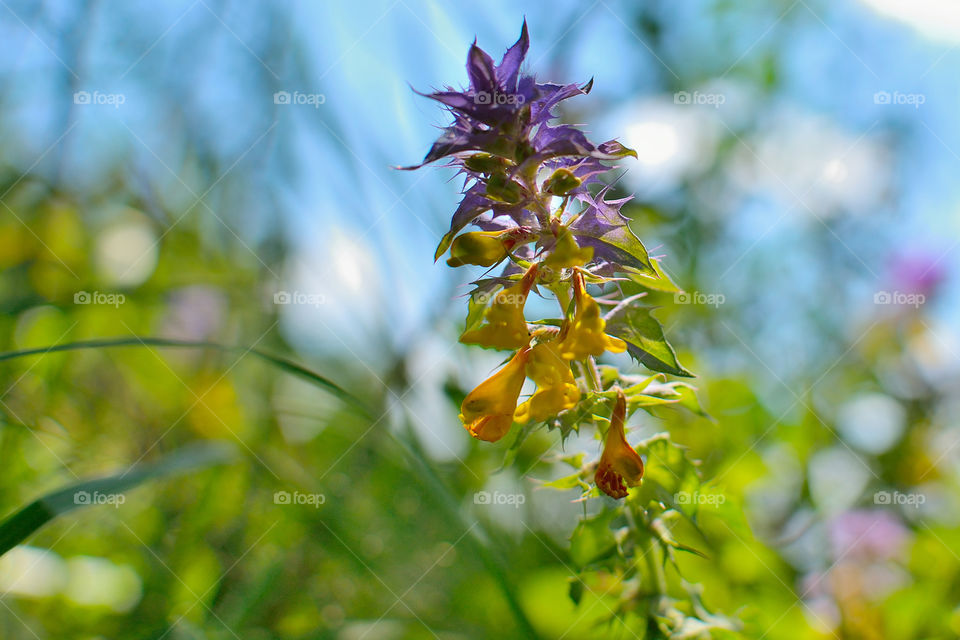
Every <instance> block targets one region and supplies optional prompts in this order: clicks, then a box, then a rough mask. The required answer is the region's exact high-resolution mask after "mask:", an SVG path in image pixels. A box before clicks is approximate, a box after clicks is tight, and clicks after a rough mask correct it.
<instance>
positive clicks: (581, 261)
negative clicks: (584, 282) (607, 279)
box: [543, 227, 593, 269]
mask: <svg viewBox="0 0 960 640" xmlns="http://www.w3.org/2000/svg"><path fill="white" fill-rule="evenodd" d="M592 257H593V247H583V248H581V247H580V246H579V245H578V244H577V241H576V240H574V238H573V234H572V233H571V232H570V230H569V229H567V228H566V227H561V228H560V230H559V232H558V234H557V241H556V243H555V244H554V246H553V251H552V252H551V253H550V255H549V256H547V258H546V259H545V260H544V261H543V266H544V267H549V268H551V269H566V268H570V267H582V266H583V265H585V264H586V263H587V262H589V261H590V258H592Z"/></svg>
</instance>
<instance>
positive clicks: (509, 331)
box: [460, 265, 537, 349]
mask: <svg viewBox="0 0 960 640" xmlns="http://www.w3.org/2000/svg"><path fill="white" fill-rule="evenodd" d="M536 279H537V265H533V266H532V267H530V268H529V269H528V270H527V272H526V273H525V274H524V276H523V278H521V279H520V281H519V282H518V283H517V284H515V285H513V286H512V287H508V288H506V289H504V290H503V291H501V292H499V293H498V294H497V295H496V297H495V298H494V300H493V304H491V305H490V308H488V309H487V310H486V312H485V313H484V320H485V324H483V325H482V326H480V327H478V328H476V329H471V330H469V331H465V332H464V333H463V335H462V336H460V342H462V343H464V344H478V345H480V346H482V347H492V348H494V349H519V348H521V347H524V346H526V344H527V343H528V342H529V341H530V334H529V332H528V331H527V321H526V319H525V318H524V317H523V306H524V304H526V302H527V294H529V293H530V287H532V286H533V283H534V281H536Z"/></svg>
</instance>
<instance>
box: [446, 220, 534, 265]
mask: <svg viewBox="0 0 960 640" xmlns="http://www.w3.org/2000/svg"><path fill="white" fill-rule="evenodd" d="M530 235H531V234H530V230H529V229H527V228H526V227H513V228H510V229H504V230H500V231H470V232H469V233H464V234H461V235H459V236H457V237H456V238H455V239H454V241H453V243H452V244H451V245H450V258H449V259H448V260H447V264H448V265H450V266H451V267H460V266H463V265H465V264H475V265H478V266H481V267H492V266H493V265H495V264H497V263H498V262H500V261H501V260H503V259H504V258H506V257H507V254H508V253H509V252H510V250H511V249H513V248H514V247H515V246H516V245H517V243H518V242H521V241H528V240H529V236H530Z"/></svg>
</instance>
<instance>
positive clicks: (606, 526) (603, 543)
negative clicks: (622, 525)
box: [570, 509, 619, 569]
mask: <svg viewBox="0 0 960 640" xmlns="http://www.w3.org/2000/svg"><path fill="white" fill-rule="evenodd" d="M618 513H619V512H618V511H617V510H616V509H611V510H609V511H604V512H603V513H599V514H597V515H595V516H593V517H590V518H584V519H583V520H581V521H580V522H579V523H577V528H576V529H574V530H573V534H571V536H570V559H571V560H572V561H573V564H574V565H576V566H577V567H578V568H580V569H582V568H584V567H586V566H587V565H588V564H590V563H592V562H596V561H597V560H600V559H602V558H605V557H607V556H609V555H610V554H611V553H613V552H614V550H615V549H616V547H617V540H616V538H615V537H614V535H613V531H611V530H610V523H611V522H612V521H613V519H614V518H615V517H616V516H617V515H618Z"/></svg>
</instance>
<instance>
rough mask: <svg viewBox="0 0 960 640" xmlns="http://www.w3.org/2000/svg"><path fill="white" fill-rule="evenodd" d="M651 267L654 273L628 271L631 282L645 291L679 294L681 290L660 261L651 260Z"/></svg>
mask: <svg viewBox="0 0 960 640" xmlns="http://www.w3.org/2000/svg"><path fill="white" fill-rule="evenodd" d="M650 266H651V267H653V273H648V272H645V271H628V272H626V273H627V275H628V276H629V277H630V280H632V281H633V282H636V283H637V284H639V285H640V286H641V287H643V288H644V289H650V290H651V291H662V292H664V293H679V292H680V288H679V287H678V286H677V285H676V284H674V282H673V281H672V280H671V279H670V276H668V275H667V274H666V273H665V272H664V270H663V267H661V266H660V261H659V260H657V259H656V258H650Z"/></svg>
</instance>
